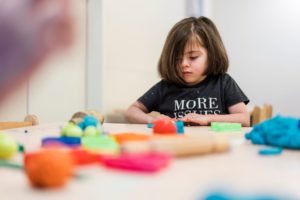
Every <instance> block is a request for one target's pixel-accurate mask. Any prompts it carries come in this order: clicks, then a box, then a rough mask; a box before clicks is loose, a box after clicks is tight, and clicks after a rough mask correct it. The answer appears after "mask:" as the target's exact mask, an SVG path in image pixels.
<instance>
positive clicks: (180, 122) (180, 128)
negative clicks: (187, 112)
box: [176, 121, 184, 134]
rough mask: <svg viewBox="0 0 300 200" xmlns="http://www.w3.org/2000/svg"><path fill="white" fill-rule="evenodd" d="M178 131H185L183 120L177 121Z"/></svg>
mask: <svg viewBox="0 0 300 200" xmlns="http://www.w3.org/2000/svg"><path fill="white" fill-rule="evenodd" d="M176 131H177V133H178V134H183V133H184V122H183V121H176Z"/></svg>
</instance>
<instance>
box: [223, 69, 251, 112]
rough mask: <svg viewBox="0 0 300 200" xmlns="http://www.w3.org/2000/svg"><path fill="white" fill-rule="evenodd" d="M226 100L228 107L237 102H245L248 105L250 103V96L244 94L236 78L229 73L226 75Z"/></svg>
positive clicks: (224, 80)
mask: <svg viewBox="0 0 300 200" xmlns="http://www.w3.org/2000/svg"><path fill="white" fill-rule="evenodd" d="M223 82H224V100H225V106H226V108H229V107H230V106H232V105H235V104H237V103H241V102H244V103H245V104H246V105H247V104H248V103H249V99H248V97H247V96H246V95H245V94H244V92H243V91H242V90H241V88H240V87H239V86H238V84H237V83H236V82H235V80H234V79H233V78H232V77H231V76H229V75H228V74H225V75H224V79H223Z"/></svg>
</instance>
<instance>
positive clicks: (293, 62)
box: [212, 0, 300, 117]
mask: <svg viewBox="0 0 300 200" xmlns="http://www.w3.org/2000/svg"><path fill="white" fill-rule="evenodd" d="M212 5H213V6H212V8H213V10H212V11H213V13H212V17H213V19H214V21H215V22H216V24H217V26H218V28H219V30H220V32H221V35H222V37H223V40H224V42H225V45H226V48H227V50H228V53H229V56H230V61H231V62H230V73H231V74H232V76H233V77H234V78H235V79H236V81H237V82H238V83H239V84H240V86H241V87H242V88H243V90H244V91H245V92H246V94H247V95H248V97H249V98H250V99H251V103H252V104H263V103H265V102H270V103H272V104H273V105H274V109H275V113H280V114H286V115H294V116H298V117H299V116H300V106H299V102H300V90H299V86H300V78H299V74H300V68H299V67H300V57H299V46H300V38H299V35H300V20H299V19H300V12H299V9H300V2H299V1H296V0H264V1H260V0H245V1H239V0H226V1H221V0H213V1H212Z"/></svg>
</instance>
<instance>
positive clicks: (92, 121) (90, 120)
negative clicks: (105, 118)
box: [83, 115, 99, 127]
mask: <svg viewBox="0 0 300 200" xmlns="http://www.w3.org/2000/svg"><path fill="white" fill-rule="evenodd" d="M83 122H84V125H85V127H88V126H95V127H96V126H97V124H99V120H98V119H97V118H96V117H93V116H89V115H87V116H85V117H84V118H83Z"/></svg>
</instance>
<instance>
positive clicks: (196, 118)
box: [181, 113, 210, 126]
mask: <svg viewBox="0 0 300 200" xmlns="http://www.w3.org/2000/svg"><path fill="white" fill-rule="evenodd" d="M181 120H182V121H184V122H193V123H197V124H199V125H201V126H208V125H209V124H210V121H209V118H208V116H206V115H200V114H196V113H189V114H187V115H186V116H185V117H183V118H181Z"/></svg>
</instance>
